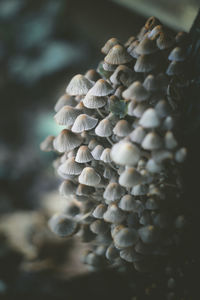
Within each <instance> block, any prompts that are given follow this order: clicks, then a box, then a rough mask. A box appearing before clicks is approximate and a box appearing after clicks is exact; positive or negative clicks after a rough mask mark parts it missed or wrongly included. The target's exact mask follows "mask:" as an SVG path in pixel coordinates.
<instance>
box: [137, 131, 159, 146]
mask: <svg viewBox="0 0 200 300" xmlns="http://www.w3.org/2000/svg"><path fill="white" fill-rule="evenodd" d="M162 146H163V142H162V139H161V138H160V137H159V135H158V134H157V133H156V132H149V133H148V134H147V135H146V136H145V138H144V140H143V142H142V147H143V148H144V149H146V150H156V149H160V148H161V147H162Z"/></svg>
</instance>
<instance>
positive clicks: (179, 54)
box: [168, 47, 186, 61]
mask: <svg viewBox="0 0 200 300" xmlns="http://www.w3.org/2000/svg"><path fill="white" fill-rule="evenodd" d="M168 59H169V60H172V61H174V60H175V61H184V60H185V59H186V52H185V51H184V49H183V48H181V47H176V48H174V49H173V50H172V51H171V52H170V54H169V56H168Z"/></svg>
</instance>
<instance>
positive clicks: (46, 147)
mask: <svg viewBox="0 0 200 300" xmlns="http://www.w3.org/2000/svg"><path fill="white" fill-rule="evenodd" d="M54 139H55V136H53V135H49V136H47V137H46V138H45V139H44V141H42V143H41V144H40V149H41V150H42V151H45V152H49V151H54V150H55V149H54V146H53V141H54Z"/></svg>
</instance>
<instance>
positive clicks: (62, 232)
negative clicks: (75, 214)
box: [49, 214, 78, 237]
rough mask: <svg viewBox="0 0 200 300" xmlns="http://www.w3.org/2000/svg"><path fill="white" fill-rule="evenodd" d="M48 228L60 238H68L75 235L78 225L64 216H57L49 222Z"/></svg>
mask: <svg viewBox="0 0 200 300" xmlns="http://www.w3.org/2000/svg"><path fill="white" fill-rule="evenodd" d="M49 227H50V229H51V231H53V232H54V233H55V234H57V235H59V236H60V237H69V236H71V235H73V234H75V233H76V231H77V228H78V224H77V222H75V221H74V220H73V219H71V218H69V217H67V216H66V215H62V214H60V215H58V214H57V215H54V216H53V217H52V218H51V219H50V220H49Z"/></svg>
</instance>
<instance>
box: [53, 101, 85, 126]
mask: <svg viewBox="0 0 200 300" xmlns="http://www.w3.org/2000/svg"><path fill="white" fill-rule="evenodd" d="M78 115H80V110H78V109H76V108H74V107H71V106H68V105H65V106H63V107H62V108H61V109H60V110H59V111H58V112H57V114H56V115H55V116H54V119H55V121H56V122H57V123H58V124H59V125H65V126H67V127H69V126H71V125H72V124H73V123H74V121H75V120H76V118H77V117H78Z"/></svg>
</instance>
